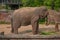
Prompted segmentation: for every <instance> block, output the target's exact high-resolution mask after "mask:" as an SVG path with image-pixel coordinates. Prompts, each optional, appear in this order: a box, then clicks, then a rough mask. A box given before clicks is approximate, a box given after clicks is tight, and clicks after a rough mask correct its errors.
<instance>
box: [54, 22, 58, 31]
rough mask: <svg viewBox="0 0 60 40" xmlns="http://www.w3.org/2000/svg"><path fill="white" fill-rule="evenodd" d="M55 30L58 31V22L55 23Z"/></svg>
mask: <svg viewBox="0 0 60 40" xmlns="http://www.w3.org/2000/svg"><path fill="white" fill-rule="evenodd" d="M55 31H56V32H58V31H59V27H58V23H56V24H55Z"/></svg>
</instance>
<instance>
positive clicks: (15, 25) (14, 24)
mask: <svg viewBox="0 0 60 40" xmlns="http://www.w3.org/2000/svg"><path fill="white" fill-rule="evenodd" d="M19 27H20V23H19V22H17V21H15V22H13V29H14V32H13V33H15V34H18V28H19Z"/></svg>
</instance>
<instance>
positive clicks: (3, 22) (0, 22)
mask: <svg viewBox="0 0 60 40" xmlns="http://www.w3.org/2000/svg"><path fill="white" fill-rule="evenodd" d="M0 24H10V22H5V21H0Z"/></svg>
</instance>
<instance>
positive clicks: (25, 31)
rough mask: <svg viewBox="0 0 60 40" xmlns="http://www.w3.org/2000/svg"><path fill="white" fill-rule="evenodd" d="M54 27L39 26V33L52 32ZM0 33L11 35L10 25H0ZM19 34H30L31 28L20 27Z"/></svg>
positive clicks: (29, 26)
mask: <svg viewBox="0 0 60 40" xmlns="http://www.w3.org/2000/svg"><path fill="white" fill-rule="evenodd" d="M59 26H60V25H59ZM54 27H55V25H48V26H46V25H44V24H39V32H40V31H54V30H55V29H54ZM0 32H4V34H11V25H10V24H0ZM18 32H19V34H32V26H31V25H28V26H21V28H19V30H18Z"/></svg>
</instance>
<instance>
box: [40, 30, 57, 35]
mask: <svg viewBox="0 0 60 40" xmlns="http://www.w3.org/2000/svg"><path fill="white" fill-rule="evenodd" d="M52 34H56V32H44V31H42V32H40V35H52Z"/></svg>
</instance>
